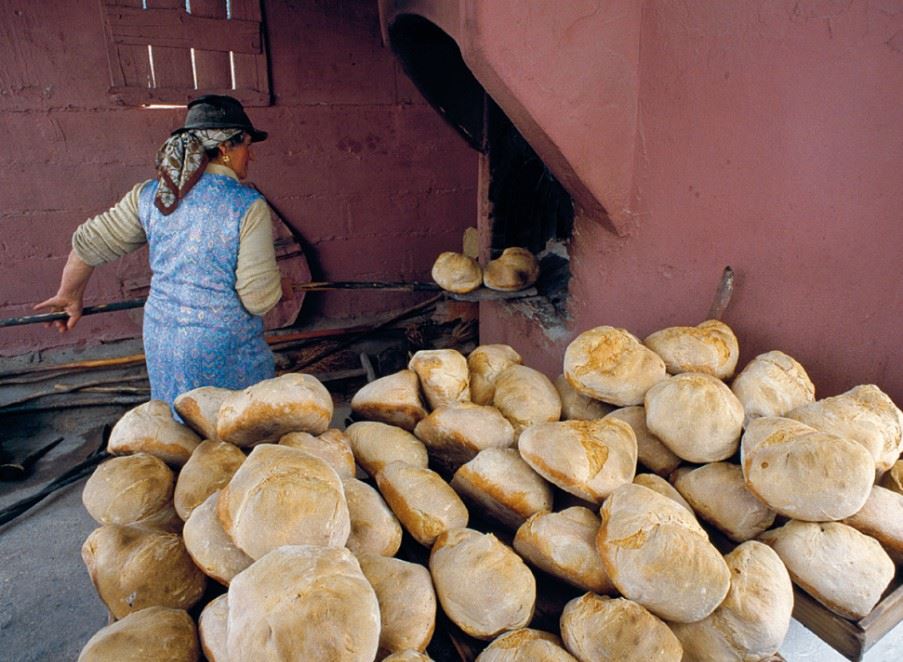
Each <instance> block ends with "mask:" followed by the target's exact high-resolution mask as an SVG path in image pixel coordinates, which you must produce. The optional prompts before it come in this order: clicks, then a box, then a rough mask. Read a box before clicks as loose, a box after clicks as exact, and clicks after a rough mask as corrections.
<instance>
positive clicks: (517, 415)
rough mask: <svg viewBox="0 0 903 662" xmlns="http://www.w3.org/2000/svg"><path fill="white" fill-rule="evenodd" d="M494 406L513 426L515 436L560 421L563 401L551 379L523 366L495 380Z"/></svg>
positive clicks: (510, 370)
mask: <svg viewBox="0 0 903 662" xmlns="http://www.w3.org/2000/svg"><path fill="white" fill-rule="evenodd" d="M492 404H493V405H495V407H496V409H498V410H499V411H500V412H502V416H504V417H505V418H507V419H508V420H509V421H511V424H512V425H513V426H514V436H515V437H519V436H520V433H521V432H523V431H524V429H526V428H528V427H530V426H531V425H535V424H537V423H548V422H550V421H557V420H558V419H559V418H561V398H560V397H559V396H558V391H556V390H555V386H554V385H553V384H552V382H551V381H549V378H548V377H546V376H545V375H544V374H542V373H541V372H539V371H538V370H534V369H533V368H528V367H527V366H523V365H512V366H509V367H508V368H506V369H505V370H504V372H502V374H500V375H499V376H498V377H497V378H496V380H495V395H494V396H493V400H492Z"/></svg>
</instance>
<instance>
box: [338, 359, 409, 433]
mask: <svg viewBox="0 0 903 662" xmlns="http://www.w3.org/2000/svg"><path fill="white" fill-rule="evenodd" d="M351 411H352V412H353V413H354V415H355V416H356V417H358V418H363V419H367V420H371V421H380V422H382V423H388V424H389V425H397V426H398V427H400V428H404V429H405V430H413V429H414V426H415V425H417V421H419V420H420V419H421V418H423V417H424V416H426V409H424V407H423V401H422V400H421V399H420V379H419V378H418V377H417V373H416V372H414V371H413V370H399V371H398V372H395V373H392V374H391V375H387V376H385V377H380V378H379V379H375V380H373V381H372V382H370V383H369V384H367V385H365V386H362V387H361V389H360V390H359V391H358V392H357V393H355V394H354V397H353V398H351Z"/></svg>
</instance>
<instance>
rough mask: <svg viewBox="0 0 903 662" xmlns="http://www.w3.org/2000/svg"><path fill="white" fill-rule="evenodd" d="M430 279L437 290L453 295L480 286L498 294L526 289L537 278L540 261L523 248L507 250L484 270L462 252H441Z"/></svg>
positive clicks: (465, 292)
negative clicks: (452, 293) (439, 288)
mask: <svg viewBox="0 0 903 662" xmlns="http://www.w3.org/2000/svg"><path fill="white" fill-rule="evenodd" d="M432 276H433V280H434V281H435V282H436V284H437V285H439V287H441V288H442V289H443V290H445V291H447V292H454V293H455V294H467V293H468V292H473V291H474V290H476V289H477V288H478V287H480V286H481V285H484V286H486V287H488V288H489V289H490V290H496V291H499V292H517V291H519V290H523V289H526V288H528V287H530V286H531V285H533V284H534V283H535V282H536V279H537V278H539V262H538V261H537V259H536V256H534V255H533V253H531V252H530V251H528V250H527V249H526V248H520V247H512V248H506V249H505V250H504V251H502V254H501V255H500V256H499V257H498V258H496V259H495V260H491V261H490V262H489V264H487V265H486V268H485V269H483V268H482V267H480V263H479V262H477V261H476V260H475V259H473V258H472V257H470V256H468V255H465V254H463V253H455V252H452V251H446V252H445V253H440V254H439V257H438V258H436V261H435V262H434V263H433V270H432Z"/></svg>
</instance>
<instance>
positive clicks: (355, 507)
mask: <svg viewBox="0 0 903 662" xmlns="http://www.w3.org/2000/svg"><path fill="white" fill-rule="evenodd" d="M342 485H343V486H344V488H345V501H346V502H347V503H348V513H349V515H350V516H351V535H349V536H348V540H347V541H346V543H345V546H346V547H347V548H348V549H350V550H351V551H352V553H354V555H355V556H360V555H361V554H380V555H382V556H394V555H395V552H397V551H398V548H399V547H401V524H400V523H399V522H398V519H397V518H396V517H395V515H393V514H392V511H391V510H390V509H389V506H387V505H386V502H385V501H383V498H382V497H381V496H380V495H379V492H377V491H376V489H375V488H373V487H371V486H370V485H368V484H367V483H365V482H363V481H360V480H357V479H356V478H346V479H345V480H344V481H342Z"/></svg>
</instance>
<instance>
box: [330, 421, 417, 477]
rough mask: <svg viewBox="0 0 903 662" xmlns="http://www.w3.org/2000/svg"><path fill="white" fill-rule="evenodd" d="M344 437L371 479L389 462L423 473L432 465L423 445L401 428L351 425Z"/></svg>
mask: <svg viewBox="0 0 903 662" xmlns="http://www.w3.org/2000/svg"><path fill="white" fill-rule="evenodd" d="M345 434H346V435H347V436H348V439H349V441H350V442H351V450H352V451H353V452H354V459H355V460H357V463H358V464H359V465H361V468H362V469H363V470H364V471H366V472H367V473H368V474H370V475H371V476H376V474H378V473H379V472H380V470H382V468H383V467H384V466H386V465H387V464H389V463H390V462H396V461H398V462H406V463H408V464H410V465H411V466H414V467H421V468H423V469H426V466H427V463H428V462H429V458H428V457H427V452H426V446H424V445H423V442H421V441H420V440H419V439H418V438H417V437H415V436H414V435H413V434H411V433H410V432H408V431H407V430H403V429H402V428H400V427H396V426H394V425H389V424H387V423H379V422H377V421H361V422H359V423H352V424H351V425H349V426H348V427H347V428H346V429H345Z"/></svg>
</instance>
